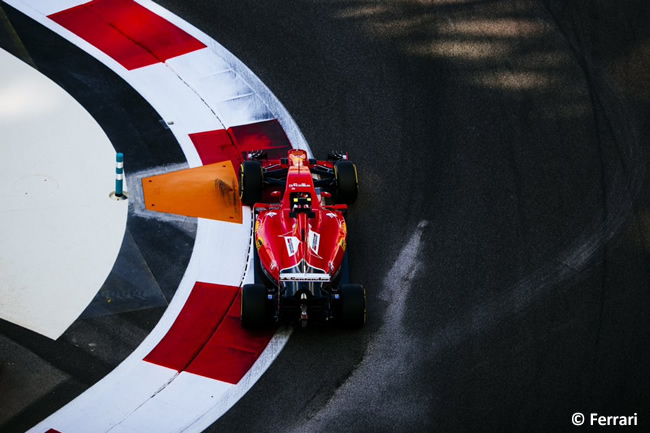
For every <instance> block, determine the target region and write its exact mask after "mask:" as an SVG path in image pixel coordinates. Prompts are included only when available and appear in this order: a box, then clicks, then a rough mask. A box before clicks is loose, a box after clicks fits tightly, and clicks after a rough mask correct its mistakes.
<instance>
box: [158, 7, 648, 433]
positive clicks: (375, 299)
mask: <svg viewBox="0 0 650 433" xmlns="http://www.w3.org/2000/svg"><path fill="white" fill-rule="evenodd" d="M161 4H163V5H164V6H165V7H168V8H169V9H171V10H172V11H174V12H176V13H178V14H179V15H181V16H183V17H184V18H185V19H187V20H188V21H190V22H192V23H193V24H195V25H197V26H198V27H200V28H201V29H204V30H205V31H206V32H208V33H209V34H210V35H212V36H213V37H214V38H215V39H217V40H219V41H220V42H221V43H223V44H224V45H225V46H226V47H228V49H229V50H231V51H232V52H233V53H234V54H235V55H236V56H238V57H239V58H240V59H242V61H244V63H246V64H247V65H248V66H249V67H250V68H251V69H253V70H254V71H255V72H256V73H257V74H258V75H259V76H260V78H261V79H262V80H263V81H264V82H265V83H266V84H267V85H268V86H269V87H270V88H271V89H273V92H274V93H275V94H276V96H278V98H279V99H280V100H281V101H282V102H283V104H284V105H285V106H286V107H287V109H288V110H289V112H290V113H292V116H293V117H294V119H295V120H296V122H297V123H298V125H299V126H300V128H301V130H302V131H303V133H304V134H305V137H306V139H307V142H308V143H309V144H310V146H311V148H312V150H313V152H314V154H316V155H318V154H323V153H325V152H326V151H328V150H329V149H331V148H343V149H348V150H349V151H350V152H351V154H352V155H353V157H354V159H355V160H356V161H357V163H358V165H359V167H360V176H361V182H362V194H361V198H360V200H359V201H358V202H357V203H356V204H355V206H354V209H353V211H352V212H351V221H350V224H349V227H350V236H351V239H350V246H351V258H350V260H351V263H352V276H351V278H352V280H355V281H362V282H363V283H364V284H365V285H366V286H367V288H368V293H369V318H370V319H369V323H368V326H367V327H366V328H364V330H363V331H361V332H359V333H329V332H320V331H314V330H310V331H309V332H300V333H294V335H293V336H292V338H291V340H290V342H289V343H288V345H287V347H286V348H285V349H284V351H283V352H282V353H281V354H280V356H279V357H278V359H277V360H276V362H275V363H274V364H273V366H272V367H271V368H270V369H269V370H268V371H267V373H266V374H265V376H263V377H262V379H261V380H260V382H258V385H257V386H256V387H255V388H254V389H253V390H252V391H251V392H249V393H248V394H247V395H246V397H244V399H242V400H241V401H240V402H239V403H238V404H237V405H236V406H235V407H234V408H233V409H232V410H231V411H230V412H228V413H227V414H226V415H225V416H224V417H223V418H221V419H220V420H219V421H218V422H217V423H216V424H215V425H214V426H213V427H212V428H211V429H210V430H209V431H212V432H219V431H235V430H236V431H259V432H266V431H269V432H270V431H368V432H371V431H372V432H376V431H453V432H462V431H467V432H476V431H504V430H505V431H566V430H570V429H572V428H573V426H572V424H571V415H572V414H573V413H574V412H578V411H582V412H585V413H590V412H598V413H600V414H610V415H614V414H620V415H623V414H628V415H632V414H634V413H638V414H639V420H640V423H641V424H642V425H645V426H646V428H647V425H648V424H647V423H648V422H650V421H649V420H650V413H649V409H648V408H650V396H649V391H650V382H649V381H648V365H650V363H649V361H650V357H649V354H650V352H649V349H648V347H647V344H646V342H647V341H648V337H650V335H649V331H650V326H649V323H648V316H647V314H646V311H647V309H648V306H649V305H650V303H649V301H650V299H649V296H650V295H649V293H648V287H649V286H650V285H649V276H648V252H649V249H648V247H649V244H648V239H650V237H649V235H650V233H649V229H648V205H649V204H650V203H649V201H648V199H649V196H648V186H647V181H646V177H647V176H646V170H647V161H648V160H647V152H648V146H647V144H648V142H649V141H648V123H647V119H648V118H649V117H648V113H649V111H648V108H649V107H648V101H649V99H648V98H649V97H650V93H649V91H648V79H647V75H646V74H645V73H644V72H643V71H644V66H646V67H647V65H648V51H647V43H648V37H649V34H648V30H647V26H646V25H645V23H647V21H648V18H650V13H649V10H648V5H647V2H643V1H632V2H628V3H626V5H625V6H623V5H621V4H620V2H619V3H616V4H615V3H614V2H604V1H596V2H587V1H580V2H571V6H563V4H564V2H556V1H501V2H475V1H438V2H426V3H425V2H421V3H420V2H411V1H397V2H373V1H341V2H322V1H313V0H309V1H307V0H305V1H293V2H284V3H280V4H275V5H274V7H272V8H266V7H264V6H262V4H260V3H259V2H254V1H243V2H242V1H227V0H226V1H220V2H206V1H201V2H194V3H193V4H192V6H188V4H187V3H185V2H183V3H181V2H176V1H167V0H163V1H161ZM279 59H280V60H279ZM425 222H426V223H425ZM402 263H404V267H400V266H398V267H397V268H393V266H394V264H399V265H401V264H402ZM250 414H255V416H250ZM640 428H642V427H640Z"/></svg>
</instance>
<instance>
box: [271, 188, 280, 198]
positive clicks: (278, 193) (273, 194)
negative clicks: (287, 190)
mask: <svg viewBox="0 0 650 433" xmlns="http://www.w3.org/2000/svg"><path fill="white" fill-rule="evenodd" d="M281 195H282V191H278V190H275V191H273V192H271V197H276V198H277V197H280V196H281Z"/></svg>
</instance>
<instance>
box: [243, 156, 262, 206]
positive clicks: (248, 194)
mask: <svg viewBox="0 0 650 433" xmlns="http://www.w3.org/2000/svg"><path fill="white" fill-rule="evenodd" d="M263 184H264V172H263V170H262V163H261V162H260V161H244V162H243V163H242V165H241V167H240V172H239V198H240V199H241V201H242V202H243V203H244V204H247V205H249V206H253V205H254V204H255V203H257V202H259V201H260V199H261V198H262V187H263Z"/></svg>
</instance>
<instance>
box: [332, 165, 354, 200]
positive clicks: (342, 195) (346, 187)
mask: <svg viewBox="0 0 650 433" xmlns="http://www.w3.org/2000/svg"><path fill="white" fill-rule="evenodd" d="M334 177H335V178H336V201H337V202H339V203H344V204H352V203H354V202H355V200H356V199H357V194H358V193H359V177H358V175H357V166H356V165H354V164H353V163H352V162H350V161H339V162H337V163H335V164H334Z"/></svg>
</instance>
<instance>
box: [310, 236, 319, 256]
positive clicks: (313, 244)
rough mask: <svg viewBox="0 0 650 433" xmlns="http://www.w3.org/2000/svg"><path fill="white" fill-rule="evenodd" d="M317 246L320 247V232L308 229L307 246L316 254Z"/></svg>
mask: <svg viewBox="0 0 650 433" xmlns="http://www.w3.org/2000/svg"><path fill="white" fill-rule="evenodd" d="M319 247H320V234H319V233H316V232H314V231H311V230H309V248H310V249H311V250H312V251H313V252H314V254H318V248H319Z"/></svg>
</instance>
